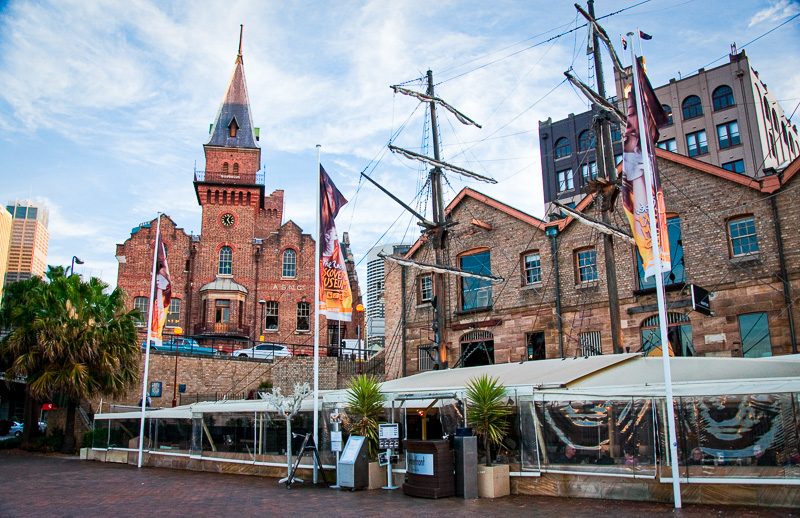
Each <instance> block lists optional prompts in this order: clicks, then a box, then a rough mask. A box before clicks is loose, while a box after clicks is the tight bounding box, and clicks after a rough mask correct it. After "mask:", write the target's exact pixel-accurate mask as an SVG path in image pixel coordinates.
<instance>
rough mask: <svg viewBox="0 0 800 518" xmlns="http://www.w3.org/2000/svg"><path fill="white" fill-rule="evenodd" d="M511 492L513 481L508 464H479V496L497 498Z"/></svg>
mask: <svg viewBox="0 0 800 518" xmlns="http://www.w3.org/2000/svg"><path fill="white" fill-rule="evenodd" d="M509 494H511V483H510V477H509V474H508V464H497V465H494V466H492V467H487V466H486V465H485V464H479V465H478V496H479V497H480V498H497V497H500V496H506V495H509Z"/></svg>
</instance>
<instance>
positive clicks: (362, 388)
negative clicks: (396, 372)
mask: <svg viewBox="0 0 800 518" xmlns="http://www.w3.org/2000/svg"><path fill="white" fill-rule="evenodd" d="M383 400H384V397H383V394H381V385H380V382H379V381H378V378H376V377H375V376H373V375H371V374H370V375H367V374H360V375H358V376H356V377H354V378H351V379H350V384H349V385H348V387H347V407H348V409H349V411H350V419H349V423H348V424H347V432H348V433H350V434H354V435H361V436H363V437H366V439H367V444H368V445H369V457H370V459H374V458H376V457H377V456H378V418H379V417H380V416H381V414H382V413H383Z"/></svg>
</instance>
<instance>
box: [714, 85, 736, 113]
mask: <svg viewBox="0 0 800 518" xmlns="http://www.w3.org/2000/svg"><path fill="white" fill-rule="evenodd" d="M711 98H712V99H713V101H714V110H721V109H723V108H727V107H728V106H733V105H734V104H735V103H734V102H733V90H731V87H730V86H727V85H723V86H720V87H719V88H717V89H716V90H714V94H713V95H712V96H711Z"/></svg>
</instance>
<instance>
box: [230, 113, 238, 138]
mask: <svg viewBox="0 0 800 518" xmlns="http://www.w3.org/2000/svg"><path fill="white" fill-rule="evenodd" d="M228 129H230V130H231V137H235V136H236V130H238V129H239V125H238V124H237V123H236V117H234V118H233V119H231V123H230V124H228Z"/></svg>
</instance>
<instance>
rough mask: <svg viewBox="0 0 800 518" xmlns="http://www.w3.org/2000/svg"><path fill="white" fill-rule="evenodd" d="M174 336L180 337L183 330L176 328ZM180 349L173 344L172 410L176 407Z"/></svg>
mask: <svg viewBox="0 0 800 518" xmlns="http://www.w3.org/2000/svg"><path fill="white" fill-rule="evenodd" d="M172 332H173V333H175V335H176V336H180V335H182V334H183V328H180V327H176V328H175V329H173V330H172ZM180 354H181V352H180V347H178V342H177V341H176V342H175V379H174V380H173V382H172V408H175V407H176V406H178V356H180Z"/></svg>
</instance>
